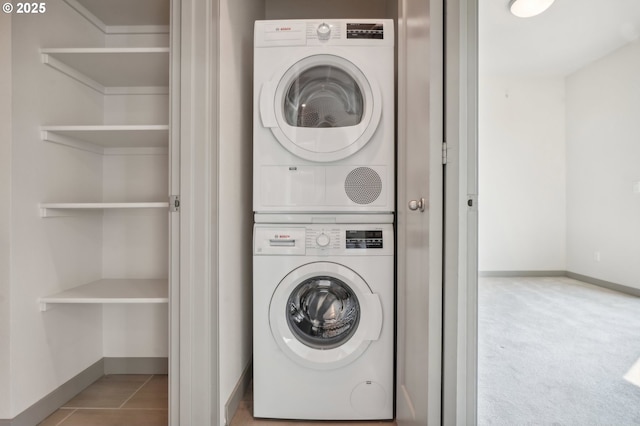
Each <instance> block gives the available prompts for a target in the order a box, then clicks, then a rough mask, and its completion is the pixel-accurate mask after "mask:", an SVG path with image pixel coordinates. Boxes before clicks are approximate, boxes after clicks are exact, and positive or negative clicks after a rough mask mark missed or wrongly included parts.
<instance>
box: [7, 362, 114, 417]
mask: <svg viewBox="0 0 640 426" xmlns="http://www.w3.org/2000/svg"><path fill="white" fill-rule="evenodd" d="M103 375H104V360H102V359H101V360H99V361H97V362H95V363H94V364H92V365H91V366H89V367H88V368H86V369H84V370H83V371H81V372H80V373H78V374H76V375H75V376H74V377H73V378H71V379H70V380H68V381H67V382H65V383H63V384H62V385H60V386H59V387H58V388H57V389H55V390H53V391H52V392H51V393H49V394H48V395H47V396H45V397H44V398H42V399H41V400H40V401H38V402H36V403H35V404H33V405H32V406H31V407H29V408H27V409H26V410H24V411H23V412H22V413H20V414H19V415H18V416H16V417H14V418H13V419H12V420H0V425H2V426H33V425H36V424H38V423H40V422H41V421H43V420H44V419H46V418H47V417H48V416H49V415H50V414H51V413H53V412H54V411H56V410H57V409H58V408H60V407H61V406H62V405H64V403H65V402H67V401H68V400H70V399H71V398H73V397H74V396H76V395H77V394H79V393H80V392H81V391H82V390H83V389H85V388H86V387H87V386H89V385H90V384H91V383H93V382H95V381H96V380H98V379H99V378H100V377H102V376H103Z"/></svg>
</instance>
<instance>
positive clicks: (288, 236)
mask: <svg viewBox="0 0 640 426" xmlns="http://www.w3.org/2000/svg"><path fill="white" fill-rule="evenodd" d="M273 238H275V239H282V238H285V239H289V238H291V235H280V234H276V235H274V236H273Z"/></svg>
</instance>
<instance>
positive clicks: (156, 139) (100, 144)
mask: <svg viewBox="0 0 640 426" xmlns="http://www.w3.org/2000/svg"><path fill="white" fill-rule="evenodd" d="M40 130H41V136H42V140H44V141H46V142H52V143H56V144H60V145H65V146H69V147H72V148H77V149H82V150H85V151H90V152H94V153H97V154H126V153H134V154H143V153H146V154H166V153H167V150H168V146H169V126H168V125H121V126H116V125H99V126H42V127H40Z"/></svg>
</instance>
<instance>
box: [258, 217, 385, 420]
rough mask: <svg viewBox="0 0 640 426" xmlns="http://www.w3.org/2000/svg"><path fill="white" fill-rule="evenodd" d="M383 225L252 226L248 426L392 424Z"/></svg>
mask: <svg viewBox="0 0 640 426" xmlns="http://www.w3.org/2000/svg"><path fill="white" fill-rule="evenodd" d="M393 252H394V249H393V227H392V225H391V224H380V225H373V224H366V225H362V224H314V225H282V224H280V225H278V224H256V225H255V227H254V257H253V262H254V269H253V274H254V275H253V277H254V279H253V302H254V312H253V336H254V337H253V351H254V356H253V374H254V381H253V404H254V412H253V414H254V417H259V418H279V419H299V420H302V419H304V420H374V419H381V420H382V419H391V418H393V398H394V382H393V368H394V367H393V356H394V348H393V345H394V342H393V335H394V327H393V324H394V271H393Z"/></svg>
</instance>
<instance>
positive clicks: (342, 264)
mask: <svg viewBox="0 0 640 426" xmlns="http://www.w3.org/2000/svg"><path fill="white" fill-rule="evenodd" d="M254 41H255V44H254V125H253V130H254V144H253V145H254V154H253V155H254V159H253V165H254V167H253V188H254V190H253V207H254V213H255V225H254V250H253V265H254V269H253V309H254V310H253V336H254V337H253V351H254V357H253V374H254V380H253V392H254V394H253V399H254V413H253V414H254V416H255V417H260V418H280V419H304V420H372V419H381V420H382V419H391V418H393V398H394V374H393V373H394V235H393V218H394V210H395V207H394V206H395V196H394V187H395V184H394V176H395V170H394V163H395V159H394V150H395V148H394V147H395V143H394V141H395V138H394V134H395V132H394V29H393V21H391V20H379V19H373V20H362V19H349V20H326V21H322V20H285V21H257V22H256V23H255V40H254Z"/></svg>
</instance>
